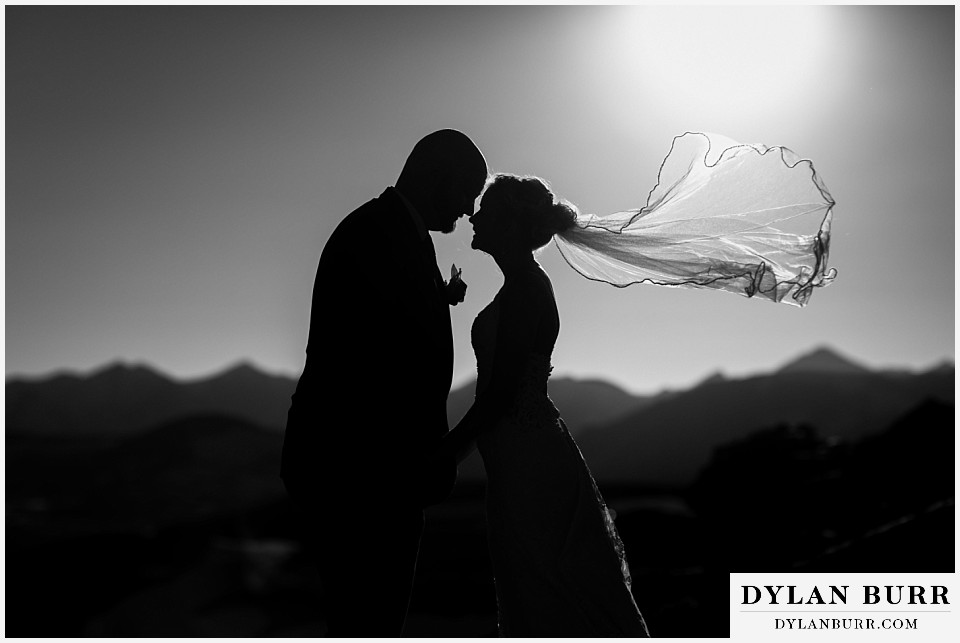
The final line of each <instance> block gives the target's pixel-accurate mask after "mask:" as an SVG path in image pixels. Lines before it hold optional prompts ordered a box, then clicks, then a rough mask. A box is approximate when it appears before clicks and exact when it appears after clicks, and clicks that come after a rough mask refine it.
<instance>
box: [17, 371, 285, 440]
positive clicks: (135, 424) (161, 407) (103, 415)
mask: <svg viewBox="0 0 960 643" xmlns="http://www.w3.org/2000/svg"><path fill="white" fill-rule="evenodd" d="M295 387H296V381H295V380H293V379H291V378H286V377H282V376H274V375H267V374H265V373H263V372H262V371H260V370H258V369H257V368H256V367H254V366H252V365H250V364H249V363H243V362H241V363H239V364H237V365H235V366H232V367H229V368H227V369H226V370H225V371H222V372H221V373H218V374H216V375H212V376H210V377H206V378H202V379H198V380H192V381H185V382H180V381H176V380H173V379H170V378H169V377H167V376H165V375H163V374H161V373H159V372H157V371H155V370H153V369H152V368H150V367H148V366H143V365H130V364H126V363H123V362H114V363H111V364H108V365H106V366H104V367H102V368H100V369H96V370H94V371H93V372H91V373H90V374H88V375H85V376H84V375H76V374H72V373H58V374H55V375H53V376H51V377H49V378H47V379H30V380H12V381H9V382H7V385H6V405H7V407H6V418H5V419H6V426H7V432H8V433H14V434H17V433H27V434H34V435H61V436H82V435H110V434H133V433H139V432H142V431H144V430H147V429H151V428H154V427H156V426H158V425H160V424H164V423H167V422H172V421H175V420H179V419H181V418H185V417H189V416H193V415H199V414H212V415H222V416H227V417H236V418H239V419H242V420H245V421H247V422H252V423H253V424H256V425H259V426H261V427H264V428H267V429H274V430H280V429H282V428H283V426H284V423H285V421H286V413H287V410H288V408H289V406H290V396H291V395H292V394H293V390H294V388H295Z"/></svg>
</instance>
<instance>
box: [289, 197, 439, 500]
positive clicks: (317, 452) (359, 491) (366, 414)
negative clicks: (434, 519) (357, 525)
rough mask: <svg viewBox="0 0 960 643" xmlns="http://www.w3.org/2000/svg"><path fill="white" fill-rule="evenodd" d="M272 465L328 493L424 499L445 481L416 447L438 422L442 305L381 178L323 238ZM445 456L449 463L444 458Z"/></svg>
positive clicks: (416, 237) (433, 271)
mask: <svg viewBox="0 0 960 643" xmlns="http://www.w3.org/2000/svg"><path fill="white" fill-rule="evenodd" d="M306 353H307V358H306V364H305V366H304V371H303V374H302V375H301V377H300V381H299V382H298V384H297V389H296V392H295V393H294V396H293V402H292V405H291V409H290V413H289V416H288V421H287V430H286V435H285V437H284V448H283V461H282V470H281V475H282V476H283V477H284V479H285V480H287V481H288V483H289V482H290V481H291V479H296V480H298V481H309V484H311V485H313V486H315V487H316V488H318V489H323V491H322V492H321V493H322V494H323V495H326V496H330V497H331V498H332V497H333V496H335V495H336V494H339V493H347V494H356V495H358V496H361V497H362V496H368V497H369V496H375V497H378V498H380V497H382V496H383V494H387V495H389V496H392V497H394V500H396V501H398V502H401V503H402V502H406V501H407V500H410V499H412V498H414V497H415V496H422V494H423V492H424V486H425V485H426V486H427V487H430V490H429V491H428V492H427V495H429V496H432V497H433V498H432V499H433V500H434V501H436V500H439V499H440V498H442V497H443V496H445V495H446V494H447V493H448V492H449V490H450V488H451V487H452V485H453V477H455V475H456V474H455V467H454V468H452V469H451V470H447V471H446V474H440V475H438V472H437V471H436V470H434V471H432V472H430V471H429V470H428V469H427V468H426V467H425V466H424V456H425V454H426V453H427V451H428V449H430V448H431V447H432V446H434V445H435V444H436V443H437V442H438V441H439V439H440V438H441V437H442V436H443V435H444V434H445V433H446V432H447V430H448V428H449V427H448V424H447V415H446V401H447V395H448V394H449V392H450V384H451V379H452V375H453V336H452V332H451V328H450V310H449V305H448V304H447V303H446V299H445V297H444V294H443V281H442V278H441V277H440V272H439V270H438V269H437V264H436V257H435V255H434V254H433V246H432V242H431V241H430V239H429V233H427V234H426V239H425V240H424V239H423V238H421V236H420V233H419V232H418V230H417V227H416V225H415V224H414V221H413V218H412V217H411V215H410V213H409V212H408V211H407V210H406V207H405V205H404V203H403V201H402V200H401V198H400V196H399V194H398V193H397V192H396V190H395V189H393V188H388V189H387V190H386V191H384V192H383V194H381V195H380V196H379V197H378V198H376V199H374V200H372V201H369V202H368V203H366V204H364V205H363V206H361V207H360V208H358V209H357V210H355V211H353V212H352V213H350V214H349V215H348V216H347V217H346V218H345V219H344V220H343V221H342V222H341V223H340V224H339V225H338V226H337V228H336V230H335V231H334V232H333V234H332V235H331V237H330V239H329V240H328V241H327V243H326V245H325V246H324V249H323V252H322V253H321V256H320V263H319V267H318V268H317V276H316V280H315V282H314V288H313V304H312V309H311V314H310V333H309V338H308V341H307V350H306ZM451 467H453V465H452V463H451Z"/></svg>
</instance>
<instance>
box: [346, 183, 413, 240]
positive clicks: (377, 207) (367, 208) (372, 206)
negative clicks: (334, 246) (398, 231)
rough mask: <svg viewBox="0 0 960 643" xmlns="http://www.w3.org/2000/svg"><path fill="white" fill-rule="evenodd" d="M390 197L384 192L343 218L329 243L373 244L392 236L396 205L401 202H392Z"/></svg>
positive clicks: (395, 220)
mask: <svg viewBox="0 0 960 643" xmlns="http://www.w3.org/2000/svg"><path fill="white" fill-rule="evenodd" d="M390 196H391V195H390V194H389V191H385V192H384V193H383V194H381V195H380V196H378V197H376V198H374V199H370V200H369V201H367V202H366V203H364V204H363V205H361V206H360V207H358V208H357V209H355V210H354V211H353V212H351V213H350V214H348V215H347V216H345V217H344V218H343V219H342V220H341V221H340V223H339V224H338V225H337V228H336V230H334V233H333V235H332V237H331V241H333V240H334V239H336V240H337V241H339V242H360V241H364V242H367V243H375V242H376V241H377V240H379V239H384V240H386V239H389V238H390V237H391V236H393V227H394V226H395V225H396V223H397V216H396V210H397V205H398V204H400V205H402V202H400V201H399V200H396V202H394V201H395V199H391V198H390Z"/></svg>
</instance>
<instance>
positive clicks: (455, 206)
mask: <svg viewBox="0 0 960 643" xmlns="http://www.w3.org/2000/svg"><path fill="white" fill-rule="evenodd" d="M485 178H486V177H484V179H481V180H477V179H476V178H473V179H472V180H469V179H468V178H467V177H459V178H457V179H454V180H447V181H441V182H440V183H439V184H438V185H437V189H436V191H435V192H434V199H433V214H434V217H433V218H434V220H433V221H432V222H430V223H432V225H431V224H428V227H429V228H430V229H432V230H437V231H438V232H443V233H449V232H453V231H454V229H456V227H457V221H458V220H459V219H460V217H462V216H467V217H469V216H472V215H473V211H474V204H475V203H476V200H477V197H478V196H479V195H480V191H481V190H482V189H483V184H484V181H485Z"/></svg>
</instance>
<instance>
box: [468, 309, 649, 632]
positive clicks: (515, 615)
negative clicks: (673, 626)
mask: <svg viewBox="0 0 960 643" xmlns="http://www.w3.org/2000/svg"><path fill="white" fill-rule="evenodd" d="M497 316H498V301H497V299H494V301H493V302H491V304H490V305H488V306H487V307H486V308H485V309H484V310H483V311H482V312H481V313H480V314H479V315H478V316H477V318H476V320H475V321H474V325H473V331H472V342H473V347H474V351H475V353H476V356H477V371H478V381H477V390H478V393H479V392H480V391H482V389H483V387H484V386H485V385H486V381H487V378H489V371H490V367H491V363H492V360H493V350H494V345H495V342H496V328H497ZM551 370H552V369H551V366H550V355H541V354H536V353H531V354H530V355H529V357H528V359H527V362H526V367H525V371H524V373H523V377H522V385H521V388H520V390H519V394H518V396H517V400H516V404H515V406H514V408H513V409H512V410H511V411H510V412H509V413H508V414H507V415H506V416H505V417H502V418H501V419H500V420H499V422H498V423H497V424H496V425H495V426H493V427H489V428H487V429H485V430H484V432H483V433H481V434H480V436H479V437H478V439H477V447H478V449H479V451H480V455H481V456H482V457H483V463H484V467H485V468H486V472H487V498H486V511H487V532H488V542H489V547H490V555H491V559H492V562H493V570H494V576H495V582H496V591H497V603H498V612H499V626H500V634H501V636H510V637H521V636H522V637H528V636H536V637H596V636H625V637H644V636H649V634H648V631H647V627H646V624H645V623H644V620H643V617H642V616H641V614H640V611H639V609H638V608H637V605H636V603H635V602H634V600H633V596H632V594H631V591H630V584H631V578H630V571H629V568H628V566H627V561H626V558H625V556H624V551H623V544H622V542H621V540H620V537H619V536H618V534H617V530H616V527H615V526H614V523H613V519H612V517H611V515H610V512H609V511H608V510H607V507H606V505H605V503H604V501H603V498H602V497H601V495H600V492H599V491H598V489H597V486H596V483H595V482H594V479H593V476H592V475H591V474H590V471H589V469H588V468H587V465H586V463H585V462H584V460H583V456H582V455H581V453H580V449H579V448H578V447H577V444H576V442H575V441H574V439H573V437H572V436H571V435H570V432H569V431H568V430H567V427H566V426H565V425H564V423H563V420H562V419H561V418H560V414H559V412H558V411H557V409H556V407H555V406H554V405H553V402H552V401H551V400H550V398H549V397H548V396H547V380H548V378H549V377H550V372H551Z"/></svg>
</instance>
